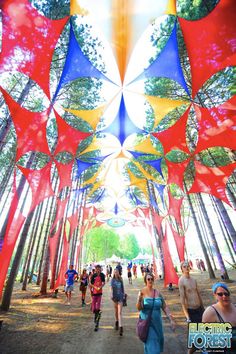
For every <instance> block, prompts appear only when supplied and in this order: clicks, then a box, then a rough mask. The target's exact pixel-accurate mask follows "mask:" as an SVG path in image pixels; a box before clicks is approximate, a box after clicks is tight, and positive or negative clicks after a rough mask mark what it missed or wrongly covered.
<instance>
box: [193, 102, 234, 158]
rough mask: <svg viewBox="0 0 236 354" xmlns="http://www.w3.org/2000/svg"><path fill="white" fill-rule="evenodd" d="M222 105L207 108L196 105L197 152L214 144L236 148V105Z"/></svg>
mask: <svg viewBox="0 0 236 354" xmlns="http://www.w3.org/2000/svg"><path fill="white" fill-rule="evenodd" d="M225 105H227V103H225ZM222 106H223V107H224V105H222ZM222 106H219V107H214V108H211V109H207V108H202V107H198V106H196V105H195V107H194V108H195V111H196V115H197V120H198V126H199V130H198V144H197V147H196V150H195V154H197V153H198V152H200V151H201V150H205V149H207V148H209V147H213V146H223V147H228V148H230V149H236V142H235V138H236V107H235V108H234V109H226V108H222Z"/></svg>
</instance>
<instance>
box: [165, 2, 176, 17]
mask: <svg viewBox="0 0 236 354" xmlns="http://www.w3.org/2000/svg"><path fill="white" fill-rule="evenodd" d="M165 13H166V14H167V15H176V0H169V1H168V4H167V8H166V11H165Z"/></svg>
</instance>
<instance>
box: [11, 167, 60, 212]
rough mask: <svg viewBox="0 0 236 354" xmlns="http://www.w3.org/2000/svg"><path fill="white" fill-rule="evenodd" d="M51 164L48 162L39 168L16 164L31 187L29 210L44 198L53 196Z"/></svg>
mask: <svg viewBox="0 0 236 354" xmlns="http://www.w3.org/2000/svg"><path fill="white" fill-rule="evenodd" d="M51 165H52V164H51V163H48V164H47V165H46V166H45V167H43V168H41V169H40V170H30V169H28V168H25V167H22V166H19V165H17V167H18V168H19V169H20V170H21V172H22V173H23V175H24V176H25V178H26V179H27V181H28V183H29V185H30V188H31V192H32V203H31V207H30V210H33V209H34V208H35V206H36V205H38V204H40V203H41V202H42V201H43V200H44V199H45V198H48V197H52V196H54V192H53V190H52V187H51V179H50V172H51Z"/></svg>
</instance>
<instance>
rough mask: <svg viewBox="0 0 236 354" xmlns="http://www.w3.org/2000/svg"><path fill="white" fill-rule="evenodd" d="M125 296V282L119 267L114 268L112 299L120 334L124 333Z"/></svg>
mask: <svg viewBox="0 0 236 354" xmlns="http://www.w3.org/2000/svg"><path fill="white" fill-rule="evenodd" d="M124 297H125V290H124V283H123V280H122V277H121V275H120V273H119V270H118V269H115V270H114V275H113V278H112V280H111V299H112V301H113V303H114V309H115V318H116V322H115V329H116V330H118V329H119V328H120V336H122V335H123V327H122V307H123V300H124Z"/></svg>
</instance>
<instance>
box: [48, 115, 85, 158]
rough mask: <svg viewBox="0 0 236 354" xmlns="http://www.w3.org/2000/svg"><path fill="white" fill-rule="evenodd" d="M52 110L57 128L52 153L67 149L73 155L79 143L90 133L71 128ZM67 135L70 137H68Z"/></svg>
mask: <svg viewBox="0 0 236 354" xmlns="http://www.w3.org/2000/svg"><path fill="white" fill-rule="evenodd" d="M54 112H55V115H56V120H57V129H58V139H57V146H56V149H55V152H54V154H55V155H56V154H58V153H59V152H63V151H67V152H70V153H71V154H72V155H73V156H75V154H76V151H77V148H78V145H79V143H80V142H81V141H82V140H84V139H85V138H87V137H88V136H89V135H91V133H85V132H82V131H80V130H77V129H75V128H73V127H72V126H70V125H69V124H67V123H66V121H65V120H64V119H62V118H61V117H60V116H59V114H58V113H57V112H56V111H54ZM68 137H70V138H69V139H68Z"/></svg>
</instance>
